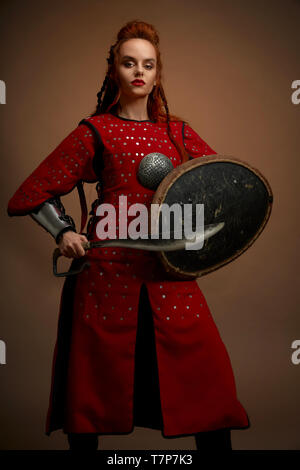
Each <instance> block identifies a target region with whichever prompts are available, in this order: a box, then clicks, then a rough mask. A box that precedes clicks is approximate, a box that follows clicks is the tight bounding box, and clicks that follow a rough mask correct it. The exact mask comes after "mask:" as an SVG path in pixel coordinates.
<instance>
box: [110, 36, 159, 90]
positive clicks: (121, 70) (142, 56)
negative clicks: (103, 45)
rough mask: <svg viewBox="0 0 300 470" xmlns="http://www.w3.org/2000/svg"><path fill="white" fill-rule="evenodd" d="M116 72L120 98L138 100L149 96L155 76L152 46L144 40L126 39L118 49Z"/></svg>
mask: <svg viewBox="0 0 300 470" xmlns="http://www.w3.org/2000/svg"><path fill="white" fill-rule="evenodd" d="M116 72H117V77H118V81H119V85H120V91H121V96H122V95H126V96H127V97H131V98H135V97H136V98H139V97H143V96H146V95H149V94H150V93H151V91H152V89H153V86H154V85H155V84H156V75H157V64H156V51H155V48H154V46H153V45H152V44H151V43H150V42H149V41H147V40H146V39H138V38H134V39H128V41H126V42H124V43H123V44H122V45H121V47H120V50H119V56H118V60H117V65H116ZM135 80H137V82H135ZM141 81H143V82H144V83H142V82H141ZM139 83H140V84H139Z"/></svg>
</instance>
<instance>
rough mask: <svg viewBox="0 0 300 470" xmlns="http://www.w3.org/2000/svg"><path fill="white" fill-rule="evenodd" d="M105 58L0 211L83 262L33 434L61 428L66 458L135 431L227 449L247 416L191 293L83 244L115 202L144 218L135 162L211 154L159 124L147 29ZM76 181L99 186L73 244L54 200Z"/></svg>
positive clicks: (70, 289)
mask: <svg viewBox="0 0 300 470" xmlns="http://www.w3.org/2000/svg"><path fill="white" fill-rule="evenodd" d="M107 61H108V70H107V74H106V77H105V80H104V82H103V86H102V88H101V91H100V92H99V93H98V105H97V108H96V110H95V112H94V113H93V114H92V115H91V116H90V117H89V118H88V119H84V120H82V121H81V122H80V123H79V125H78V127H77V128H76V129H74V131H72V132H71V133H70V134H69V135H68V136H67V137H66V138H65V139H64V140H63V141H62V143H61V144H60V145H59V146H58V147H57V148H56V149H55V150H54V151H53V152H52V153H51V154H50V155H49V156H48V157H47V158H46V159H45V160H44V161H43V162H42V163H41V164H40V166H39V167H38V168H37V169H36V170H35V171H34V172H33V173H32V174H31V175H30V176H29V177H28V178H27V180H26V181H25V182H24V183H23V184H22V185H21V187H20V188H19V189H18V191H17V192H16V193H15V195H14V196H13V197H12V199H11V200H10V202H9V206H8V214H9V215H10V216H16V215H25V214H30V215H31V216H32V217H33V218H34V219H35V220H36V221H37V222H38V223H39V224H41V225H42V226H43V227H44V228H45V229H46V230H48V231H49V232H50V233H51V234H52V236H53V237H54V238H55V240H56V242H57V243H58V246H59V248H60V251H61V253H62V254H63V255H64V256H66V257H69V258H74V260H73V262H72V267H76V266H77V263H80V261H81V260H82V257H84V258H85V259H86V260H88V261H89V262H90V267H89V268H88V269H84V270H83V271H82V272H81V273H80V274H77V275H76V276H70V277H68V278H67V279H66V281H65V284H64V287H63V292H62V297H61V305H60V316H59V324H58V336H57V342H56V346H55V351H54V358H53V370H52V384H51V394H50V403H49V410H48V416H47V423H46V434H47V435H50V433H51V432H52V431H53V430H55V429H59V428H62V429H63V432H64V433H67V434H68V440H69V444H70V449H96V448H97V445H98V435H99V434H123V433H130V432H132V430H133V428H134V425H138V426H144V427H149V428H154V429H161V431H162V434H163V436H164V437H170V438H171V437H180V436H186V435H195V437H196V445H197V448H202V447H203V448H206V449H207V448H219V449H222V448H223V449H231V441H230V430H231V429H244V428H247V427H249V419H248V416H247V413H246V411H245V410H244V408H243V406H242V405H241V403H240V402H239V401H238V399H237V396H236V389H235V381H234V376H233V372H232V368H231V363H230V359H229V356H228V353H227V351H226V349H225V346H224V344H223V342H222V340H221V338H220V335H219V332H218V330H217V328H216V326H215V324H214V321H213V318H212V316H211V314H210V311H209V308H208V306H207V304H206V301H205V299H204V296H203V294H202V292H201V290H200V289H199V287H198V285H197V282H196V281H195V280H192V281H174V280H172V279H170V278H168V276H167V275H166V273H165V271H164V269H163V268H162V266H161V264H160V262H159V261H158V258H157V256H156V255H155V254H154V253H153V252H149V251H146V250H134V249H133V250H130V249H126V248H113V247H110V248H101V249H99V248H98V249H97V248H94V249H92V250H89V251H87V252H85V250H84V249H83V247H82V243H83V242H84V241H87V240H95V239H96V240H97V238H98V237H97V226H98V222H99V221H100V220H102V219H103V217H101V216H100V215H98V212H97V207H98V206H99V205H100V204H104V203H109V204H111V205H112V206H113V207H114V208H116V209H118V208H119V205H120V202H119V201H120V199H119V197H120V196H123V197H124V196H126V197H127V204H128V208H129V207H130V206H131V205H132V204H135V203H143V204H144V205H146V207H147V208H149V207H150V205H151V200H152V198H153V195H154V191H153V190H152V189H148V188H145V187H144V186H142V185H141V184H140V182H139V181H138V178H137V169H138V166H139V163H140V161H141V160H142V159H143V158H144V156H145V155H147V154H149V153H152V152H159V153H162V154H164V155H166V156H167V157H168V158H170V159H171V161H172V163H173V165H174V167H176V166H178V165H180V164H181V163H182V162H184V161H187V160H188V159H189V158H197V157H201V156H203V155H210V154H215V153H216V152H215V151H213V150H212V149H211V148H210V147H209V146H208V144H206V143H205V142H204V141H203V140H202V139H201V138H200V137H199V136H198V135H197V134H196V132H195V131H194V130H193V129H192V128H191V127H190V126H189V125H188V124H187V123H185V122H183V121H182V120H181V119H179V118H176V117H175V116H170V115H169V110H168V105H167V100H166V97H165V94H164V91H163V87H162V80H161V70H162V64H161V58H160V51H159V38H158V35H157V32H156V31H155V29H154V28H153V26H152V25H149V24H147V23H144V22H141V21H132V22H130V23H127V24H126V25H125V26H124V27H123V28H122V29H121V30H120V32H119V34H118V38H117V42H116V43H115V44H114V45H113V46H112V47H111V48H110V54H109V57H108V59H107ZM81 181H85V182H96V181H100V183H98V185H97V191H98V199H97V200H96V201H95V202H94V203H93V205H92V211H91V213H90V214H91V215H92V217H91V218H90V220H89V223H88V227H87V234H86V236H85V235H84V234H82V233H76V228H75V225H74V222H73V220H72V218H71V217H70V216H67V215H66V214H65V211H64V208H63V206H62V204H61V202H60V196H62V195H64V194H66V193H68V192H70V191H71V190H72V189H73V188H74V187H75V185H76V184H78V183H79V182H81ZM117 220H118V219H117ZM128 221H129V222H130V217H128ZM119 229H120V227H118V226H117V227H116V238H118V237H119ZM82 230H83V227H82V228H81V232H82ZM80 259H81V260H80Z"/></svg>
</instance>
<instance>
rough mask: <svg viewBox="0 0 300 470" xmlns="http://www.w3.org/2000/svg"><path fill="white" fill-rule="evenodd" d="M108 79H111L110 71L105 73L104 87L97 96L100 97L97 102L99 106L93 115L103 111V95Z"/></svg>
mask: <svg viewBox="0 0 300 470" xmlns="http://www.w3.org/2000/svg"><path fill="white" fill-rule="evenodd" d="M108 79H109V73H107V74H106V75H105V78H104V81H103V84H102V87H101V90H100V91H99V92H98V93H97V98H98V103H97V108H96V111H95V113H94V114H93V115H95V114H100V113H101V106H102V95H103V92H104V90H105V88H106V86H107V83H108Z"/></svg>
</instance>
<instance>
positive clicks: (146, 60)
mask: <svg viewBox="0 0 300 470" xmlns="http://www.w3.org/2000/svg"><path fill="white" fill-rule="evenodd" d="M125 59H126V60H135V58H134V57H131V56H129V55H124V57H122V60H125ZM144 62H155V59H152V58H151V57H150V58H149V59H144Z"/></svg>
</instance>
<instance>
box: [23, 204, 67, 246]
mask: <svg viewBox="0 0 300 470" xmlns="http://www.w3.org/2000/svg"><path fill="white" fill-rule="evenodd" d="M30 216H31V217H32V218H33V219H34V220H35V221H36V222H38V224H39V225H41V226H42V227H43V228H44V229H45V230H47V232H49V233H50V234H51V235H52V236H53V237H54V239H55V241H56V243H57V244H58V243H59V241H60V238H61V236H62V234H63V233H64V232H67V231H68V230H72V231H73V232H76V227H75V223H74V220H73V219H72V217H70V216H69V215H67V214H66V213H65V208H64V206H63V205H62V203H61V201H60V198H59V197H54V198H52V199H48V200H47V201H46V202H44V204H43V205H42V206H40V207H39V208H38V209H37V210H34V211H33V212H31V213H30Z"/></svg>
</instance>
